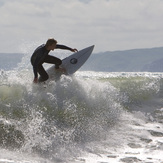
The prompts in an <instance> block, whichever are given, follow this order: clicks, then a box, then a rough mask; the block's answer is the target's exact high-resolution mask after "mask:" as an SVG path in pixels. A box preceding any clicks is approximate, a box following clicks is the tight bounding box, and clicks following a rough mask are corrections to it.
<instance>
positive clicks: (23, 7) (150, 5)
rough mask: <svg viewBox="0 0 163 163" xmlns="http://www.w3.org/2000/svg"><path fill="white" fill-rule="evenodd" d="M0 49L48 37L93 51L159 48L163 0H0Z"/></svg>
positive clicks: (19, 48) (21, 48) (27, 46)
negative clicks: (88, 47)
mask: <svg viewBox="0 0 163 163" xmlns="http://www.w3.org/2000/svg"><path fill="white" fill-rule="evenodd" d="M0 15H1V19H0V52H25V51H27V52H28V51H30V50H31V49H32V50H34V48H35V47H36V46H38V45H40V44H42V43H45V42H46V40H47V39H48V38H55V39H56V40H58V43H60V44H65V45H68V46H70V47H75V48H77V49H82V48H84V47H87V46H90V45H93V44H95V45H96V47H95V52H101V51H112V50H124V49H135V48H151V47H159V46H163V0H0Z"/></svg>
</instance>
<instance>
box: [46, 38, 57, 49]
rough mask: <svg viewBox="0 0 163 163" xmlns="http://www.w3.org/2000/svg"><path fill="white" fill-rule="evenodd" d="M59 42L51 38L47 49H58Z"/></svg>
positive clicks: (47, 43)
mask: <svg viewBox="0 0 163 163" xmlns="http://www.w3.org/2000/svg"><path fill="white" fill-rule="evenodd" d="M56 44H57V41H56V40H55V39H54V38H50V39H48V40H47V41H46V44H45V47H46V49H47V50H54V49H55V47H56Z"/></svg>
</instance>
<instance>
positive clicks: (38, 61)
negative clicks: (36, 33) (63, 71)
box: [31, 44, 72, 82]
mask: <svg viewBox="0 0 163 163" xmlns="http://www.w3.org/2000/svg"><path fill="white" fill-rule="evenodd" d="M55 49H66V50H72V49H71V48H69V47H67V46H65V45H58V44H57V45H56V48H55ZM49 52H50V51H49V50H47V49H46V47H45V44H43V45H41V46H39V47H38V48H37V49H36V50H35V51H34V53H33V54H32V56H31V64H32V66H33V72H34V76H35V78H38V73H39V74H40V78H39V82H43V81H45V80H47V79H48V78H49V76H48V74H47V72H46V71H45V69H44V67H43V66H42V64H43V63H51V64H55V67H56V69H57V68H59V65H61V64H62V61H61V60H60V59H59V58H56V57H54V56H50V55H49Z"/></svg>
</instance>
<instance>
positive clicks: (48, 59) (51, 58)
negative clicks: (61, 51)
mask: <svg viewBox="0 0 163 163" xmlns="http://www.w3.org/2000/svg"><path fill="white" fill-rule="evenodd" d="M44 62H46V63H51V64H55V67H56V68H59V66H60V65H61V64H62V60H60V59H59V58H57V57H54V56H51V55H47V56H46V58H45V60H44Z"/></svg>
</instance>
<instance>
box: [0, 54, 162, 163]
mask: <svg viewBox="0 0 163 163" xmlns="http://www.w3.org/2000/svg"><path fill="white" fill-rule="evenodd" d="M29 60H30V57H29V56H28V55H25V56H24V57H23V58H22V59H21V61H20V62H19V63H17V64H14V65H15V66H14V67H13V65H10V66H8V65H7V69H5V68H4V66H3V67H1V65H0V163H135V162H140V163H163V73H157V72H156V73H150V72H95V71H78V72H76V73H75V74H74V75H73V76H65V75H62V76H61V78H60V80H57V81H54V80H51V81H48V82H47V83H46V84H40V85H36V84H33V83H32V80H33V72H32V67H31V66H30V63H29ZM3 64H5V63H3Z"/></svg>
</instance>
